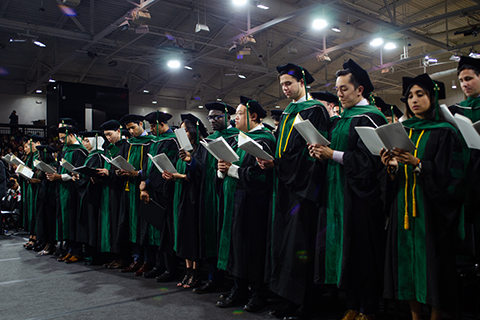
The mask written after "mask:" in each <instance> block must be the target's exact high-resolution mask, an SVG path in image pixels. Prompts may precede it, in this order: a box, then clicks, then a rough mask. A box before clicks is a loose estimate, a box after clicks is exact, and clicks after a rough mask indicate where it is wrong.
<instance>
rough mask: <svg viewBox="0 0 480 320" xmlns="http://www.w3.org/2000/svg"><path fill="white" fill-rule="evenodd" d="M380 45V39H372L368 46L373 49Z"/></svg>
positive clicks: (381, 41)
mask: <svg viewBox="0 0 480 320" xmlns="http://www.w3.org/2000/svg"><path fill="white" fill-rule="evenodd" d="M382 44H383V39H382V38H376V39H373V40H372V42H370V45H371V46H374V47H378V46H381V45H382Z"/></svg>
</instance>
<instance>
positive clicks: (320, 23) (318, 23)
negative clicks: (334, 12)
mask: <svg viewBox="0 0 480 320" xmlns="http://www.w3.org/2000/svg"><path fill="white" fill-rule="evenodd" d="M327 25H328V23H327V21H325V20H323V19H315V20H313V23H312V28H313V29H316V30H321V29H323V28H325V27H326V26H327Z"/></svg>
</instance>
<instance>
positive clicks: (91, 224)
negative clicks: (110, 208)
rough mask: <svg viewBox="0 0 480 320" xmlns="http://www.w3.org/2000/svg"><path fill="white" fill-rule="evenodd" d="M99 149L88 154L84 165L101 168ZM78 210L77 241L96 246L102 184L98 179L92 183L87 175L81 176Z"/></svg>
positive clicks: (101, 159)
mask: <svg viewBox="0 0 480 320" xmlns="http://www.w3.org/2000/svg"><path fill="white" fill-rule="evenodd" d="M101 152H103V151H99V152H97V153H94V154H91V155H89V157H88V158H87V159H86V161H85V164H84V165H85V166H88V167H91V168H103V162H104V160H103V158H102V156H101V155H100V153H101ZM78 190H79V200H80V202H79V206H80V207H79V211H78V217H77V238H76V239H77V240H76V241H77V242H80V243H85V244H88V245H89V246H91V247H94V248H96V247H97V245H98V237H97V236H98V218H99V216H100V201H101V197H102V184H101V182H100V181H99V180H98V181H97V182H96V183H93V182H92V180H91V178H90V177H89V176H82V178H81V179H80V181H79V183H78Z"/></svg>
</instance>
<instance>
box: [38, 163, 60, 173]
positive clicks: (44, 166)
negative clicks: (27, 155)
mask: <svg viewBox="0 0 480 320" xmlns="http://www.w3.org/2000/svg"><path fill="white" fill-rule="evenodd" d="M33 166H34V167H35V168H37V169H39V170H41V171H43V172H45V173H57V169H55V168H54V167H52V166H51V165H49V164H46V163H45V162H43V161H40V160H34V161H33Z"/></svg>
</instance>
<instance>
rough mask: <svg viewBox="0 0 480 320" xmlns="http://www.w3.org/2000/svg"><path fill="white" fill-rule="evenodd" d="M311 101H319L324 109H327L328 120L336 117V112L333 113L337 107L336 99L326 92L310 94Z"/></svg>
mask: <svg viewBox="0 0 480 320" xmlns="http://www.w3.org/2000/svg"><path fill="white" fill-rule="evenodd" d="M310 95H311V96H312V98H313V99H315V100H318V101H320V102H321V103H322V104H323V105H324V106H325V108H327V111H328V114H329V115H330V118H333V117H335V116H338V112H337V113H335V106H338V97H337V96H336V95H334V94H333V93H331V92H328V91H317V92H310Z"/></svg>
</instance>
